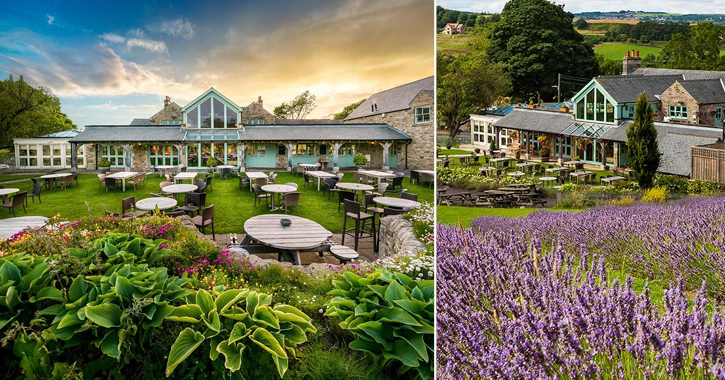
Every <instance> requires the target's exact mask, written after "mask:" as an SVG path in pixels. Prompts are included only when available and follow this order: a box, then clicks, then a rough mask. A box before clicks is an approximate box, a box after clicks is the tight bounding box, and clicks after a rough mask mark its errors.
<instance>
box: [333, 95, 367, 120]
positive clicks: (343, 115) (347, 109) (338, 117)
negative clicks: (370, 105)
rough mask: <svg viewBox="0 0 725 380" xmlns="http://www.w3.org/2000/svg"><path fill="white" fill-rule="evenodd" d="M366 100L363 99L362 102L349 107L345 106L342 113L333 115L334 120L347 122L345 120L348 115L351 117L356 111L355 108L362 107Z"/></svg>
mask: <svg viewBox="0 0 725 380" xmlns="http://www.w3.org/2000/svg"><path fill="white" fill-rule="evenodd" d="M365 100H366V99H363V100H361V101H359V102H355V103H353V104H350V105H348V106H345V108H343V109H342V111H340V112H338V113H336V114H333V115H332V118H333V119H335V120H345V118H346V117H347V116H348V115H350V114H351V113H352V111H355V108H357V107H360V105H361V104H363V102H364V101H365Z"/></svg>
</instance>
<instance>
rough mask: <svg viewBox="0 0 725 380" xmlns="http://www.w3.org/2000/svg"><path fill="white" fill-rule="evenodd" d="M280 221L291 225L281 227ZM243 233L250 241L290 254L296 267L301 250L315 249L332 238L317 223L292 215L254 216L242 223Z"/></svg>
mask: <svg viewBox="0 0 725 380" xmlns="http://www.w3.org/2000/svg"><path fill="white" fill-rule="evenodd" d="M281 219H289V220H291V221H292V224H291V225H290V226H289V227H282V225H281V224H280V220H281ZM244 231H245V232H246V233H247V235H248V237H250V238H251V239H254V240H256V241H258V242H260V243H262V244H264V245H267V246H270V247H272V248H277V249H281V250H283V251H286V252H289V253H291V254H292V256H293V257H294V261H295V264H297V265H300V264H301V263H300V251H301V250H305V249H313V248H317V247H319V246H320V245H322V244H323V243H324V242H325V241H327V239H329V238H330V237H331V236H332V232H330V231H328V230H327V229H325V227H322V226H321V225H319V224H318V223H316V222H314V221H312V220H309V219H305V218H301V217H299V216H293V215H275V214H266V215H259V216H255V217H252V218H249V219H247V221H246V222H244Z"/></svg>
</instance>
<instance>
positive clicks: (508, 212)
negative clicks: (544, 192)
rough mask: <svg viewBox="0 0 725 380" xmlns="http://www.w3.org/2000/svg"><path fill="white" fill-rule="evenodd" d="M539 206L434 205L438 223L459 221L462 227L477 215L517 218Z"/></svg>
mask: <svg viewBox="0 0 725 380" xmlns="http://www.w3.org/2000/svg"><path fill="white" fill-rule="evenodd" d="M536 210H541V209H540V208H538V209H537V208H480V207H462V206H438V207H436V220H437V221H438V223H444V224H455V225H457V224H458V223H459V222H460V223H461V225H462V226H463V227H464V228H468V227H470V226H471V221H472V220H473V219H475V218H477V217H479V216H503V217H507V218H517V217H520V216H526V215H528V214H529V213H531V212H534V211H536Z"/></svg>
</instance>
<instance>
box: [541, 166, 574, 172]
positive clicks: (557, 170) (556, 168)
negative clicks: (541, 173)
mask: <svg viewBox="0 0 725 380" xmlns="http://www.w3.org/2000/svg"><path fill="white" fill-rule="evenodd" d="M567 170H569V169H568V168H565V167H563V166H557V167H555V168H546V172H547V173H556V172H563V171H567Z"/></svg>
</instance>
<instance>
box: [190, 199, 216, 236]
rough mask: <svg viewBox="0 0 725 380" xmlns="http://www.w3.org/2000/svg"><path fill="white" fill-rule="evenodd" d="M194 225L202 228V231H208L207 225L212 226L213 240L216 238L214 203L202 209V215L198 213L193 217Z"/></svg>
mask: <svg viewBox="0 0 725 380" xmlns="http://www.w3.org/2000/svg"><path fill="white" fill-rule="evenodd" d="M191 221H192V222H194V225H195V226H196V227H197V228H201V233H203V234H204V233H206V227H207V226H211V237H212V240H216V234H215V233H214V205H211V206H209V207H205V208H204V209H203V210H202V211H201V215H197V216H195V217H193V218H191Z"/></svg>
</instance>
